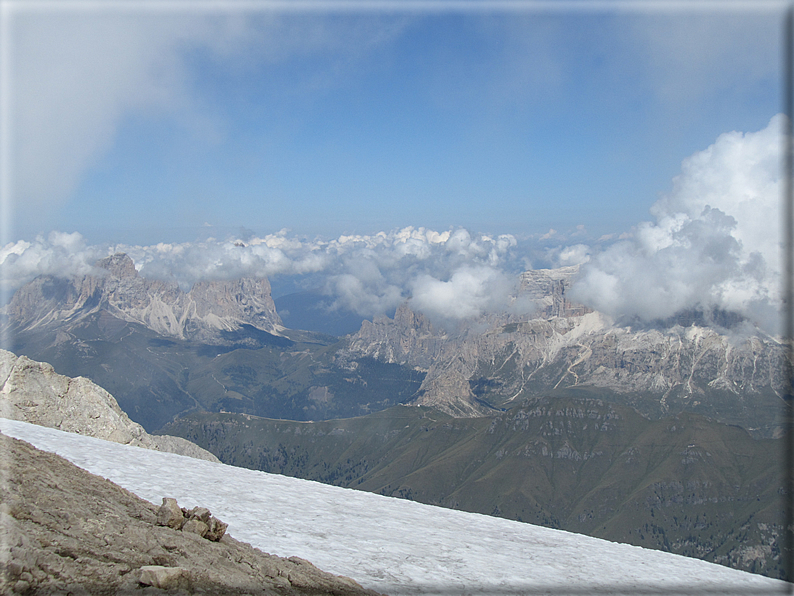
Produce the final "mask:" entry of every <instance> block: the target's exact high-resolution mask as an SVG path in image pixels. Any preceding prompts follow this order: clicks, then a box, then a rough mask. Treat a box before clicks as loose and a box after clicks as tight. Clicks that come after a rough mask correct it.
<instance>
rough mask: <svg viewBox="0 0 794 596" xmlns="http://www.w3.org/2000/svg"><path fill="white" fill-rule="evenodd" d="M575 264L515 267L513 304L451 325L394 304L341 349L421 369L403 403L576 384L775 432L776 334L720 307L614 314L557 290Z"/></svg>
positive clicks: (511, 396) (468, 408)
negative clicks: (390, 314)
mask: <svg viewBox="0 0 794 596" xmlns="http://www.w3.org/2000/svg"><path fill="white" fill-rule="evenodd" d="M577 273H578V269H577V268H576V267H565V268H561V269H556V270H537V271H527V272H525V273H524V274H522V276H521V278H520V283H519V291H518V293H517V297H516V300H524V301H525V305H524V306H525V308H524V314H516V313H505V314H502V315H493V314H492V315H488V316H484V317H481V318H478V319H474V320H471V321H466V322H465V323H462V324H460V325H459V328H458V331H457V332H455V333H452V332H450V331H449V330H444V329H439V328H435V327H433V325H432V324H431V323H430V322H429V321H428V320H427V319H426V317H424V316H423V315H422V314H421V313H415V312H413V311H411V309H410V308H409V305H404V306H402V307H401V308H400V309H398V311H397V313H396V314H395V317H394V319H389V318H380V319H376V320H375V321H374V322H372V323H368V322H367V323H365V324H364V325H363V326H362V328H361V330H360V331H359V332H358V333H356V334H355V335H353V336H352V337H351V339H350V344H349V350H350V351H351V352H352V353H353V354H356V355H359V356H360V355H369V356H372V357H374V358H378V359H380V360H382V361H385V362H390V363H396V364H407V365H410V366H413V367H415V368H416V369H419V370H423V371H426V372H427V375H426V377H425V379H424V382H423V384H422V387H421V389H420V391H419V393H418V397H417V398H416V400H415V402H414V403H415V404H417V405H427V406H432V407H435V408H438V409H440V410H442V411H445V412H447V413H449V414H452V415H455V416H480V415H488V414H489V413H493V411H494V409H499V408H503V407H505V406H507V405H508V404H510V403H511V402H514V401H515V400H518V399H523V398H527V397H532V396H539V395H543V394H546V393H548V392H557V391H577V392H587V393H588V394H590V395H592V394H595V395H597V396H599V397H604V396H609V398H610V399H614V400H616V401H619V402H624V403H627V404H629V405H632V406H634V407H636V408H637V409H638V410H640V412H642V413H643V414H645V415H647V416H651V417H657V416H663V415H667V414H671V413H676V412H680V411H684V410H689V411H696V412H700V413H703V414H706V415H709V416H713V417H715V418H716V419H719V420H722V421H725V422H729V423H734V424H740V425H741V426H743V427H745V428H748V429H749V430H751V432H753V433H754V434H757V435H759V436H772V435H774V434H775V432H777V430H776V429H777V428H778V426H779V415H780V412H779V410H780V396H781V395H782V392H783V377H782V370H781V363H782V361H783V360H782V359H783V357H784V349H783V344H782V343H781V342H780V340H779V339H777V338H774V337H772V336H770V335H768V334H766V333H764V332H763V331H762V330H760V329H758V328H757V327H754V326H753V325H751V324H750V323H749V322H747V321H742V320H740V319H739V318H737V317H730V316H728V315H727V314H726V313H716V315H719V316H716V315H714V314H713V313H707V314H706V315H703V314H702V313H701V314H698V313H694V314H693V313H683V314H682V315H681V316H680V317H677V318H675V317H674V318H671V319H670V320H668V321H655V322H653V323H640V322H634V323H633V324H631V325H628V324H617V323H616V322H615V321H613V320H611V319H610V318H609V317H607V316H605V315H603V314H602V313H599V312H595V311H593V310H591V309H589V308H587V307H585V306H583V305H581V304H576V303H575V302H572V301H570V300H569V298H568V290H569V288H570V286H571V284H572V283H573V281H574V280H575V278H576V275H577ZM728 314H729V313H728ZM696 315H697V316H696ZM726 322H728V323H730V325H726V324H725V323H726ZM728 327H729V328H728Z"/></svg>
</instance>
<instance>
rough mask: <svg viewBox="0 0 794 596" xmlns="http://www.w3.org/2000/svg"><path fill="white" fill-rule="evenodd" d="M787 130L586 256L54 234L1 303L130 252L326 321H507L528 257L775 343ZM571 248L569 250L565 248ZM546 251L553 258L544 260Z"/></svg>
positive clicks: (155, 267) (410, 233)
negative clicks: (752, 330)
mask: <svg viewBox="0 0 794 596" xmlns="http://www.w3.org/2000/svg"><path fill="white" fill-rule="evenodd" d="M782 118H783V116H781V115H778V116H775V117H774V118H772V120H771V121H770V122H769V125H768V126H767V127H766V128H764V129H763V130H760V131H758V132H749V133H741V132H729V133H725V134H723V135H721V136H720V137H719V138H718V139H717V140H716V142H715V143H714V144H713V145H711V146H710V147H708V148H707V149H705V150H703V151H700V152H698V153H695V154H694V155H692V156H690V157H689V158H687V159H686V160H684V161H683V163H682V166H681V173H680V175H678V176H677V177H676V178H675V179H674V180H673V184H672V190H671V191H670V192H669V193H668V194H666V195H663V196H662V197H661V198H660V199H659V200H658V201H657V202H656V203H655V204H654V205H653V206H652V208H651V215H652V216H653V218H654V221H646V222H641V223H639V224H637V225H636V226H635V227H634V228H633V229H632V231H631V232H630V233H626V234H621V235H620V236H619V237H618V238H617V239H615V238H601V239H599V240H598V241H595V242H592V243H590V244H586V243H584V242H582V238H581V237H579V236H577V234H573V235H571V236H570V240H569V241H568V242H571V241H573V239H574V238H575V239H576V240H577V242H576V243H575V244H566V243H563V244H558V245H556V246H553V247H551V248H549V247H548V246H547V245H544V244H543V243H546V242H548V241H549V237H546V238H539V239H537V242H536V245H534V246H528V245H527V243H522V244H520V243H519V242H518V241H517V239H516V238H515V237H514V236H511V235H509V234H505V235H499V236H493V235H482V234H475V233H472V232H471V231H469V230H466V229H463V228H455V229H450V230H446V231H436V230H431V229H427V228H421V227H419V228H414V227H407V228H404V229H400V230H392V231H388V232H379V233H377V234H372V235H343V236H339V237H338V238H334V239H331V240H326V239H320V238H314V239H311V238H306V237H301V236H298V235H295V234H292V233H290V232H288V231H286V230H282V231H280V232H278V233H275V234H268V235H265V236H256V235H253V236H240V237H237V238H234V237H231V238H227V239H223V240H214V239H210V240H206V241H203V242H187V243H160V244H156V245H148V246H141V245H122V244H118V245H112V246H89V245H87V244H86V242H85V241H84V239H83V237H82V236H81V235H80V234H78V233H72V234H66V233H61V232H53V233H51V234H50V235H49V236H46V237H44V236H40V237H38V238H36V239H35V240H34V241H30V242H28V241H18V242H15V243H10V244H8V245H6V246H5V247H3V248H2V249H0V272H1V273H2V282H3V283H4V284H5V286H6V288H7V289H11V290H13V289H15V288H17V287H19V286H20V285H22V284H23V283H25V282H27V281H29V280H31V279H33V277H35V276H36V275H40V274H54V275H65V274H76V275H82V274H85V273H88V272H90V271H91V270H92V265H93V263H94V262H95V261H96V260H97V259H99V258H101V257H103V256H106V255H108V254H113V253H115V252H126V253H127V254H129V255H130V256H131V257H132V258H133V260H134V261H135V263H136V266H137V267H138V269H139V271H140V273H141V275H143V276H146V277H154V278H159V279H170V280H174V281H176V282H178V283H179V284H180V285H181V286H182V287H184V288H186V289H187V288H189V287H190V286H191V285H192V284H193V283H195V282H196V281H198V280H205V279H210V280H211V279H231V278H237V277H242V276H266V277H268V278H275V277H278V276H285V277H289V276H293V277H298V278H304V279H309V280H310V282H311V283H312V284H313V286H314V287H317V286H320V287H321V289H322V291H323V292H324V293H325V294H326V295H328V296H329V297H331V298H332V305H333V306H332V308H338V309H346V310H351V311H354V312H356V313H358V314H360V315H362V316H365V317H374V316H377V315H381V314H386V313H389V312H390V311H393V310H394V309H395V308H396V307H397V306H398V305H399V304H400V303H402V302H404V301H406V300H407V301H409V303H410V304H411V306H412V307H413V308H414V309H415V310H417V311H420V312H423V313H425V314H427V315H428V316H429V317H431V319H432V320H434V322H438V323H441V324H445V323H449V322H452V323H454V322H455V321H459V320H462V319H469V318H472V317H477V316H480V315H482V314H484V313H489V312H497V311H504V310H505V309H507V308H508V306H509V305H510V303H511V295H512V294H513V293H514V291H515V286H516V281H517V273H518V272H520V271H521V270H523V269H525V268H527V265H528V262H529V259H528V256H527V255H528V252H527V251H530V252H531V251H535V252H536V253H537V252H538V251H539V250H545V253H546V261H548V262H550V263H551V264H553V265H554V266H563V265H572V264H580V265H581V275H580V278H579V280H578V281H577V282H576V283H575V284H574V286H573V288H572V290H571V293H570V297H571V298H572V299H574V300H577V301H579V302H582V303H584V304H587V305H589V306H591V307H593V308H595V309H597V310H599V311H601V312H604V313H606V314H607V315H609V316H611V317H613V318H614V319H615V320H617V321H625V322H630V321H631V320H633V319H642V320H646V321H653V320H656V319H665V318H667V317H671V316H673V315H675V314H676V313H679V312H681V311H684V310H690V309H701V310H704V311H710V310H711V309H715V308H716V309H722V310H727V311H732V312H736V313H739V314H741V315H743V316H744V317H746V318H748V319H750V320H751V321H752V322H754V323H755V324H757V325H759V326H760V327H762V328H764V329H766V330H768V331H772V332H775V331H777V330H778V328H779V327H778V325H779V313H780V304H781V301H780V294H779V291H780V290H779V289H780V286H781V251H782V246H781V223H780V222H781V217H780V215H781V214H780V197H781V190H782V189H781V172H780V169H781V146H782V145H781V136H780V134H781V131H782V126H783V120H782ZM563 242H564V241H563ZM538 246H545V248H542V249H539V248H538Z"/></svg>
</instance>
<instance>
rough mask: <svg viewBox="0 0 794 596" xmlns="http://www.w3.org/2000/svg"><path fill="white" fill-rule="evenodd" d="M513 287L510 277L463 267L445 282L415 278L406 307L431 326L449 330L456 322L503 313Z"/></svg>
mask: <svg viewBox="0 0 794 596" xmlns="http://www.w3.org/2000/svg"><path fill="white" fill-rule="evenodd" d="M515 285H516V279H515V277H514V276H511V275H507V274H505V273H504V272H503V271H500V270H498V269H495V268H493V267H488V266H463V267H461V268H459V269H457V270H456V271H455V272H454V273H453V274H452V275H451V276H450V277H449V279H448V280H447V281H444V280H440V279H436V278H435V277H432V276H430V275H427V274H422V275H419V276H418V277H417V278H416V279H414V280H413V282H412V297H411V300H410V305H411V308H412V309H413V310H416V311H419V312H422V313H424V314H425V315H427V316H428V318H429V319H430V320H431V321H432V322H433V323H435V324H437V325H441V326H443V327H448V328H449V327H450V326H452V325H454V323H455V322H457V321H460V320H464V319H472V318H474V317H477V316H479V315H481V314H483V313H487V312H494V311H497V312H499V311H504V310H506V309H507V308H508V307H509V306H510V296H511V294H512V293H513V292H514V291H515Z"/></svg>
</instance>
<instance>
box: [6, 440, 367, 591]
mask: <svg viewBox="0 0 794 596" xmlns="http://www.w3.org/2000/svg"><path fill="white" fill-rule="evenodd" d="M0 452H2V453H3V455H4V457H3V458H0V532H2V535H3V538H4V540H3V541H2V542H0V565H2V571H1V572H0V593H3V594H52V595H55V594H72V595H74V596H78V595H88V594H91V595H103V596H111V595H112V596H132V595H135V594H141V595H156V594H181V595H185V594H198V593H203V594H217V595H219V596H225V595H240V596H242V595H244V594H247V595H252V596H253V595H256V596H266V595H267V596H271V595H273V596H274V595H276V594H279V595H283V596H298V595H308V594H313V595H322V594H328V595H336V596H358V595H361V596H376V593H375V592H373V591H371V590H365V589H364V588H362V587H361V586H360V585H359V584H357V583H356V582H355V581H353V580H352V579H350V578H346V577H341V576H335V575H331V574H330V573H325V572H323V571H320V570H319V569H317V568H316V567H315V566H314V565H312V564H311V563H309V562H308V561H305V560H303V559H300V558H298V557H292V558H289V559H284V558H280V557H276V556H273V555H269V554H266V553H263V552H262V551H259V550H257V549H255V548H253V547H252V546H250V545H248V544H245V543H242V542H238V541H237V540H234V539H233V538H231V537H230V536H228V535H223V536H222V538H220V540H219V541H212V540H207V539H205V538H202V537H201V536H200V535H199V534H198V533H195V532H193V531H184V530H183V531H180V530H178V529H175V528H173V527H169V526H168V525H160V524H158V508H157V507H156V506H155V505H153V504H151V503H149V502H147V501H144V500H143V499H140V498H138V497H136V496H135V495H133V494H132V493H130V492H128V491H126V490H124V489H123V488H121V487H119V486H117V485H115V484H113V483H112V482H110V481H109V480H105V479H104V478H100V477H98V476H94V475H93V474H90V473H88V472H86V471H85V470H83V469H81V468H78V467H76V466H74V465H72V464H71V463H69V462H67V461H66V460H65V459H63V458H61V457H59V456H57V455H55V454H52V453H46V452H43V451H39V450H37V449H34V448H33V447H32V446H31V445H29V444H27V443H25V442H23V441H18V440H16V439H12V438H10V437H7V436H5V435H1V434H0ZM199 509H200V508H199ZM199 513H203V512H199ZM208 513H209V512H207V514H208ZM191 519H195V518H191Z"/></svg>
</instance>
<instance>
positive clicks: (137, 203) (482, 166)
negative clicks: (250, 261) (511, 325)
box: [11, 3, 780, 242]
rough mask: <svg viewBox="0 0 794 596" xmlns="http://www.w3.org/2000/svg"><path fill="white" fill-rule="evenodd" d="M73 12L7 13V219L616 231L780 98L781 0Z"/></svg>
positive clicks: (73, 224)
mask: <svg viewBox="0 0 794 596" xmlns="http://www.w3.org/2000/svg"><path fill="white" fill-rule="evenodd" d="M373 4H374V3H370V5H373ZM76 12H77V14H69V11H63V12H59V13H55V12H52V11H51V12H50V13H47V12H44V11H36V12H24V11H20V12H19V13H18V14H16V15H15V16H14V17H13V19H14V20H13V21H12V33H13V34H14V40H13V41H12V43H11V46H12V49H13V50H12V51H13V54H12V56H13V64H14V66H15V67H16V69H15V71H14V74H17V75H19V73H20V72H21V71H22V69H24V70H25V71H26V72H25V74H24V75H19V77H18V79H20V80H19V82H18V84H16V86H12V91H13V92H14V93H15V96H14V99H15V108H16V109H21V110H25V111H26V112H30V113H28V114H26V115H25V117H23V118H21V119H15V120H12V121H14V122H21V123H22V126H19V129H18V136H17V137H16V138H15V142H16V144H15V145H13V147H14V149H17V155H22V157H21V158H19V157H18V158H17V160H16V161H15V162H12V163H13V164H14V166H15V167H16V168H17V169H18V170H19V175H17V176H15V181H16V183H17V184H15V185H14V187H13V188H12V191H13V195H12V200H13V202H14V203H15V206H16V213H15V217H14V221H15V229H16V231H15V233H13V234H12V236H13V238H14V239H16V238H23V237H30V236H31V235H33V234H36V233H42V232H43V233H46V232H48V231H50V230H51V229H59V230H61V231H67V232H71V231H80V232H81V233H83V234H85V235H86V236H87V237H89V238H91V239H93V240H96V241H111V240H113V239H118V238H114V237H110V236H112V235H114V234H115V235H122V234H123V236H124V240H126V241H138V242H153V241H167V240H170V239H173V238H175V237H176V236H178V235H180V234H185V233H187V234H188V235H189V234H190V232H186V231H185V228H188V229H190V228H197V227H200V226H203V225H204V224H205V223H206V224H211V225H213V226H219V227H222V228H231V229H235V228H238V227H240V226H245V227H247V228H250V229H252V230H254V231H256V232H258V233H270V232H275V231H277V230H279V229H281V228H284V227H286V228H289V229H291V230H294V231H295V232H297V233H307V234H321V235H324V236H330V237H333V236H335V235H338V234H340V233H374V232H377V231H380V230H384V229H386V230H388V229H393V228H399V227H403V226H408V225H419V226H431V227H434V228H437V229H448V228H449V227H451V226H464V227H467V228H469V229H473V230H476V231H483V232H489V233H503V232H508V233H512V234H517V235H520V236H521V235H530V234H539V233H543V232H545V231H547V230H548V229H549V228H555V229H572V228H574V227H575V226H576V225H579V224H584V225H585V226H586V227H587V228H588V230H592V233H593V234H599V235H600V234H602V233H620V232H622V231H625V230H627V229H629V228H630V226H631V225H633V224H634V223H636V222H638V221H640V220H642V219H645V218H647V217H648V208H649V207H650V205H651V204H652V203H653V202H654V201H655V200H656V199H657V198H658V195H659V193H661V192H665V191H667V190H669V187H670V183H671V180H672V178H673V176H675V175H676V174H677V173H678V171H679V168H680V164H681V161H682V160H683V159H684V158H685V157H687V156H688V155H691V154H692V153H694V152H695V151H698V150H702V149H704V148H706V147H707V146H708V145H709V144H711V143H713V142H714V140H715V139H716V138H717V136H718V135H719V134H721V133H723V132H728V131H731V130H740V131H751V130H759V129H760V128H763V126H765V125H766V123H768V121H769V119H770V118H771V117H772V116H773V115H774V114H775V113H777V112H778V111H779V110H780V108H779V104H780V90H779V78H780V63H779V54H780V50H779V47H780V43H779V33H780V26H779V14H778V13H776V12H775V11H749V12H748V11H746V10H743V11H737V12H729V11H726V10H713V11H706V12H705V13H703V12H688V13H676V12H672V13H667V12H662V13H643V12H625V11H623V12H621V11H616V10H610V9H608V8H607V9H605V10H603V11H602V12H595V13H593V12H582V11H577V10H570V11H565V12H551V13H548V12H533V11H531V10H527V11H509V12H504V13H499V12H493V13H488V14H482V13H479V12H466V11H450V12H441V13H436V12H432V13H422V12H419V13H415V12H407V13H396V14H395V13H389V12H378V11H366V12H361V13H355V12H353V13H349V12H341V13H340V12H334V11H333V10H330V11H328V12H319V11H313V12H309V13H297V14H296V13H288V14H280V13H277V12H266V13H262V12H256V11H253V12H238V13H231V14H226V13H221V14H210V15H209V16H208V15H202V14H191V13H183V12H178V13H177V14H165V15H164V16H163V15H161V14H159V13H158V14H151V12H147V11H146V10H141V11H140V12H138V11H132V12H131V13H122V14H120V15H119V14H115V13H110V14H108V13H106V12H103V11H101V10H97V11H95V12H91V11H88V12H86V11H82V12H81V11H76ZM53 32H56V33H54V34H53ZM42 42H43V45H44V48H43V49H42V47H41V46H42ZM33 44H36V46H37V49H36V50H35V51H34V50H31V46H32V45H33ZM64 46H69V47H68V48H66V49H65V48H64ZM64 50H65V51H64ZM30 54H36V55H34V56H31V55H30ZM114 60H115V61H116V62H117V64H114V63H113V61H114ZM59 86H61V87H64V88H61V89H59ZM108 87H109V89H108ZM42 90H44V92H46V93H49V94H51V97H50V98H41V97H39V98H37V99H36V100H35V101H33V102H32V104H33V105H31V102H30V101H29V100H30V98H29V97H26V95H27V94H33V93H34V92H35V93H40V92H41V91H42ZM36 110H41V111H47V112H48V113H49V115H50V116H49V117H50V118H53V119H54V117H55V116H57V115H59V112H63V113H64V118H65V119H66V120H71V122H69V124H71V125H72V126H71V127H69V126H61V125H60V123H59V122H50V123H49V126H48V127H47V128H44V126H43V124H42V123H41V120H42V118H40V116H41V115H40V114H36V113H35V111H36ZM81 111H85V112H86V113H85V114H84V115H83V116H82V119H84V122H82V121H81V118H80V117H76V116H75V113H78V112H81ZM66 114H69V115H68V116H67V115H66ZM94 114H96V117H97V118H98V119H99V121H100V122H99V124H97V122H95V121H92V116H93V115H94ZM13 115H14V114H13V112H12V116H13ZM44 120H46V118H44ZM28 121H30V122H33V123H34V124H31V125H30V126H29V127H28V126H25V122H28ZM80 124H84V125H85V126H83V127H82V128H81V126H80ZM100 125H101V126H100ZM28 128H30V129H32V130H28ZM59 129H60V130H59ZM39 137H40V138H39ZM100 137H101V138H100ZM53 138H54V141H53ZM29 139H32V140H29ZM21 143H29V144H30V145H31V147H29V148H28V149H27V151H29V152H30V153H31V155H29V156H28V154H26V153H25V151H26V150H25V149H24V148H20V144H21ZM81 143H84V151H85V153H86V155H85V156H83V157H82V159H81V160H80V161H79V163H76V164H75V165H74V166H73V167H72V168H70V169H68V171H64V169H65V166H64V165H63V161H64V160H67V161H68V159H70V158H71V157H72V156H71V154H72V152H74V150H75V146H77V145H80V144H81ZM37 145H41V146H42V147H39V146H37ZM40 149H41V151H39V153H40V155H37V154H36V152H37V150H40ZM61 153H63V154H65V155H61ZM27 160H30V161H31V162H34V164H28V163H25V162H26V161H27ZM20 162H22V163H20ZM48 162H53V163H48ZM58 162H61V163H58ZM28 168H32V169H34V170H35V173H34V174H28V172H27V169H28ZM48 170H51V171H48ZM28 176H31V177H35V178H36V179H37V180H38V182H37V183H32V184H28V183H27V180H26V178H27V177H28ZM42 180H43V181H44V182H43V183H42ZM28 206H31V207H32V208H30V209H28V208H27V207H28ZM42 206H45V207H46V209H42V208H41V207H42ZM152 230H155V231H154V232H153V231H152ZM180 230H181V231H180ZM159 236H162V237H159ZM183 239H187V238H183Z"/></svg>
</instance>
